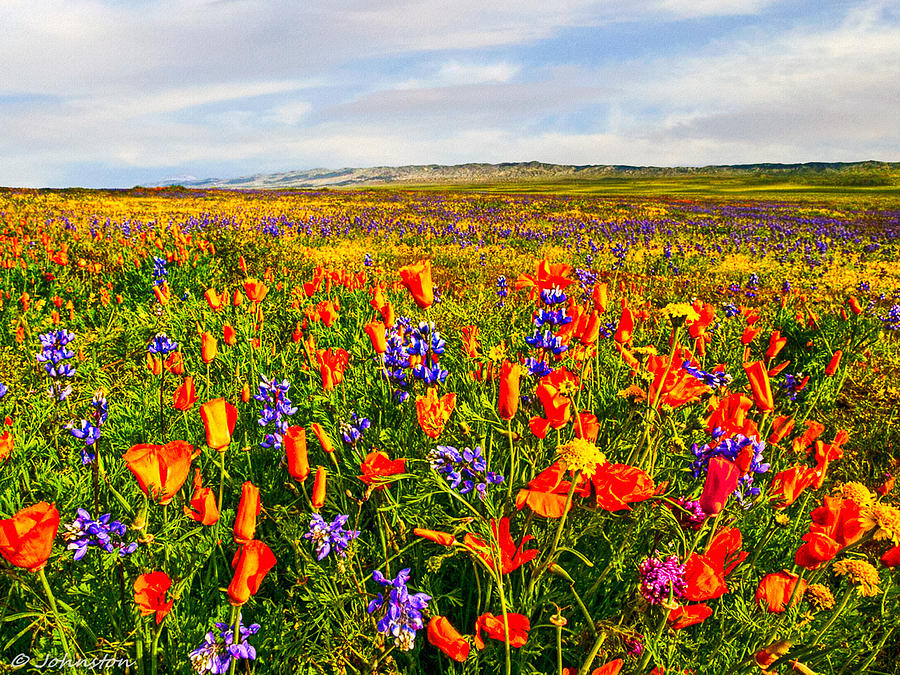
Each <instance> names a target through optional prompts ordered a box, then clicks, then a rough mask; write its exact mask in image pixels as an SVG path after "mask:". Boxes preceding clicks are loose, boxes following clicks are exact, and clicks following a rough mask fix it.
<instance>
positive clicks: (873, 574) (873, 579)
mask: <svg viewBox="0 0 900 675" xmlns="http://www.w3.org/2000/svg"><path fill="white" fill-rule="evenodd" d="M832 569H833V570H834V573H835V574H838V575H841V576H846V577H847V579H848V580H849V581H850V583H851V584H855V585H857V586H859V594H860V595H862V596H864V597H873V596H876V595H878V594H879V593H880V592H881V589H880V588H879V587H878V584H879V582H880V581H881V580H880V579H879V577H878V570H876V569H875V568H874V567H872V565H871V563H868V562H866V561H865V560H854V559H847V560H838V561H837V562H836V563H835V564H834V566H833V567H832Z"/></svg>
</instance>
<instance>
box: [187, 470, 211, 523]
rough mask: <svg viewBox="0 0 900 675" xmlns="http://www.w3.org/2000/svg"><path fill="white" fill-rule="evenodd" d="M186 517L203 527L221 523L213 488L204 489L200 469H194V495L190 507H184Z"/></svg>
mask: <svg viewBox="0 0 900 675" xmlns="http://www.w3.org/2000/svg"><path fill="white" fill-rule="evenodd" d="M184 515H186V516H187V517H188V518H190V519H191V520H196V521H197V522H198V523H200V524H201V525H215V524H216V523H217V522H219V509H218V507H217V506H216V496H215V495H214V494H213V491H212V488H208V487H203V481H202V479H201V477H200V469H194V494H193V495H192V496H191V501H190V506H185V507H184Z"/></svg>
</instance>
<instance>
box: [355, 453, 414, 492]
mask: <svg viewBox="0 0 900 675" xmlns="http://www.w3.org/2000/svg"><path fill="white" fill-rule="evenodd" d="M359 468H360V471H362V476H358V478H359V479H360V480H361V481H362V482H363V483H365V484H366V485H370V486H373V489H375V490H383V489H384V488H386V487H387V483H389V482H390V481H388V480H386V479H387V478H389V477H390V476H396V475H397V474H401V473H406V460H405V459H395V460H393V461H391V460H390V459H389V458H388V455H387V453H386V452H382V451H381V450H375V451H373V452H370V453H369V454H368V455H366V458H365V459H364V460H363V462H362V464H360V465H359Z"/></svg>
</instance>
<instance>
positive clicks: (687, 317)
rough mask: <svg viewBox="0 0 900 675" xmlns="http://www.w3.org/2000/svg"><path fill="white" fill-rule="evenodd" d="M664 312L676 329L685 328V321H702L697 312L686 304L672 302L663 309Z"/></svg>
mask: <svg viewBox="0 0 900 675" xmlns="http://www.w3.org/2000/svg"><path fill="white" fill-rule="evenodd" d="M663 312H665V314H666V316H667V317H669V321H670V322H671V324H672V325H673V326H674V327H675V328H679V327H681V326H683V325H684V323H685V321H699V320H700V315H699V314H697V310H695V309H694V308H693V307H692V306H691V305H689V304H688V303H686V302H670V303H669V304H668V305H666V306H665V307H664V308H663Z"/></svg>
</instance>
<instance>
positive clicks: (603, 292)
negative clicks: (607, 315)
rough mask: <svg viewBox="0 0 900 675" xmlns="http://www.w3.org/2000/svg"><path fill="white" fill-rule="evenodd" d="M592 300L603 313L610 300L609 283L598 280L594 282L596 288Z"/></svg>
mask: <svg viewBox="0 0 900 675" xmlns="http://www.w3.org/2000/svg"><path fill="white" fill-rule="evenodd" d="M591 300H593V301H594V307H596V308H597V311H598V312H600V313H601V314H603V312H605V311H606V304H607V302H608V301H609V285H608V284H606V283H605V282H603V281H598V282H597V283H596V284H594V289H593V290H592V291H591Z"/></svg>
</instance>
